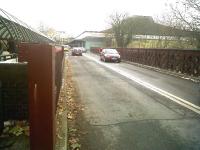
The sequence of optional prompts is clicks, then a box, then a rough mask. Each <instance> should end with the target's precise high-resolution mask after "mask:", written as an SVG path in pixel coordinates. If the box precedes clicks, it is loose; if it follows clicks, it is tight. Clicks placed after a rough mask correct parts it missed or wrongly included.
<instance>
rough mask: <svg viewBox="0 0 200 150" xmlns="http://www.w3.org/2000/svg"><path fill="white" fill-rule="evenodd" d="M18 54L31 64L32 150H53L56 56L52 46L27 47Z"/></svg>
mask: <svg viewBox="0 0 200 150" xmlns="http://www.w3.org/2000/svg"><path fill="white" fill-rule="evenodd" d="M19 50H20V51H21V52H22V54H20V55H21V56H19V61H27V62H28V80H29V114H30V115H29V117H30V147H31V150H54V149H55V109H56V108H55V107H56V106H55V101H56V100H55V95H56V91H55V70H54V69H55V66H54V65H55V52H54V51H53V48H52V46H50V45H44V44H27V43H22V44H20V45H19ZM23 54H26V55H23Z"/></svg>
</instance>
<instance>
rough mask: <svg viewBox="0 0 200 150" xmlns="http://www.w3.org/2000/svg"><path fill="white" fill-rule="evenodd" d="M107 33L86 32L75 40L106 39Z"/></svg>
mask: <svg viewBox="0 0 200 150" xmlns="http://www.w3.org/2000/svg"><path fill="white" fill-rule="evenodd" d="M104 37H105V33H103V32H99V31H84V32H83V33H81V34H80V35H78V36H77V37H76V38H75V39H76V40H83V39H86V38H104Z"/></svg>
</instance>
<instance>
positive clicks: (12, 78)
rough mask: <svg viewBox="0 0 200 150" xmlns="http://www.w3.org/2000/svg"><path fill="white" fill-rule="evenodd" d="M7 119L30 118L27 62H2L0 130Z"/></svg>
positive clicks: (0, 73)
mask: <svg viewBox="0 0 200 150" xmlns="http://www.w3.org/2000/svg"><path fill="white" fill-rule="evenodd" d="M7 120H28V79H27V64H24V63H16V64H5V63H1V64H0V131H2V129H3V122H4V121H7Z"/></svg>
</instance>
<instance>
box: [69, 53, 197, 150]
mask: <svg viewBox="0 0 200 150" xmlns="http://www.w3.org/2000/svg"><path fill="white" fill-rule="evenodd" d="M86 56H89V55H88V54H86V55H85V56H83V57H69V60H70V61H71V64H72V70H73V78H74V81H75V82H76V84H77V88H78V94H79V96H80V101H81V103H83V104H84V105H85V110H84V114H83V115H84V118H85V120H86V121H87V122H88V128H87V130H88V134H87V135H85V137H84V142H85V143H86V144H85V145H82V147H83V148H87V149H89V150H94V149H95V150H133V149H134V150H188V149H196V150H199V149H200V117H199V114H197V113H195V112H193V111H191V110H189V109H187V108H185V107H183V106H181V105H179V104H177V103H175V102H173V101H171V100H169V99H168V98H166V97H164V96H162V95H160V94H158V93H156V92H154V91H152V90H149V89H148V88H146V87H144V86H142V85H140V84H138V83H136V82H134V81H132V80H130V79H128V78H127V77H124V76H122V75H120V74H119V73H116V72H115V71H113V70H111V69H109V68H107V67H105V66H102V65H100V64H98V63H96V62H95V61H94V60H92V59H89V58H88V57H86ZM106 64H108V65H109V66H111V67H112V66H113V67H117V68H118V69H119V70H123V71H126V72H128V73H130V74H134V75H135V76H137V77H138V78H140V79H141V80H144V81H147V82H148V83H151V84H154V85H156V86H157V87H160V88H162V89H163V88H164V89H165V90H166V91H167V92H170V93H172V94H174V95H176V96H179V97H181V98H184V99H187V100H188V99H189V100H191V101H190V102H192V103H194V104H196V105H198V106H199V100H200V94H199V89H198V88H199V85H198V84H195V83H192V82H190V81H187V80H183V79H178V78H175V77H172V76H167V75H163V74H161V73H158V72H153V71H150V70H146V69H142V68H139V67H135V66H131V65H129V64H125V63H120V64H112V63H106ZM175 91H176V92H175Z"/></svg>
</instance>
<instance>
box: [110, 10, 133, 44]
mask: <svg viewBox="0 0 200 150" xmlns="http://www.w3.org/2000/svg"><path fill="white" fill-rule="evenodd" d="M110 20H111V26H112V32H113V34H114V38H115V40H116V42H117V46H118V47H127V45H128V44H129V43H130V42H131V41H132V35H133V31H132V30H133V28H132V25H131V23H132V21H131V19H129V16H128V14H127V13H115V14H114V15H111V16H110Z"/></svg>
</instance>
